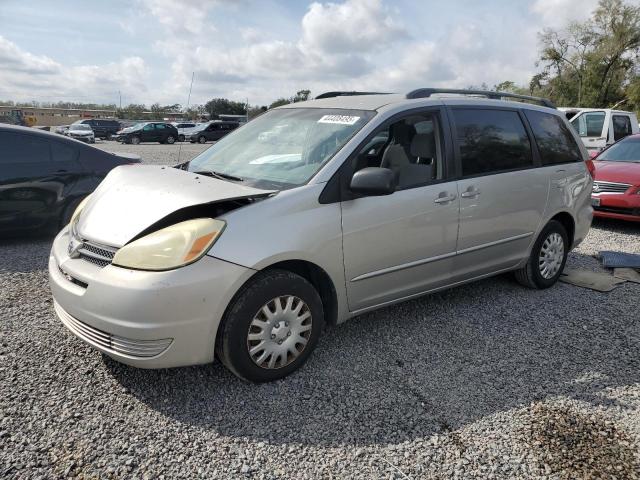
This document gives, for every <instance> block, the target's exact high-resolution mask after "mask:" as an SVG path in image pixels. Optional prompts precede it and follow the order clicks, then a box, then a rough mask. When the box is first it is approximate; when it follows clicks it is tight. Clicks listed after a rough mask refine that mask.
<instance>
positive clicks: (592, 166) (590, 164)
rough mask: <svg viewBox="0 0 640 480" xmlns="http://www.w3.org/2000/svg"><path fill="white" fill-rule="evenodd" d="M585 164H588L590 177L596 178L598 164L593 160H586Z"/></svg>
mask: <svg viewBox="0 0 640 480" xmlns="http://www.w3.org/2000/svg"><path fill="white" fill-rule="evenodd" d="M584 163H586V164H587V170H589V175H591V178H596V164H595V163H593V160H591V159H589V160H586V161H585V162H584Z"/></svg>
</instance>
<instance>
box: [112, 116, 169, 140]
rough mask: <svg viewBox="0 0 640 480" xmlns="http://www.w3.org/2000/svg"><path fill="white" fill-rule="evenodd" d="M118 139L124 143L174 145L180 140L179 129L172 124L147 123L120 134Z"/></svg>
mask: <svg viewBox="0 0 640 480" xmlns="http://www.w3.org/2000/svg"><path fill="white" fill-rule="evenodd" d="M117 139H118V140H119V141H121V142H122V143H132V144H134V145H137V144H139V143H140V142H159V143H168V144H170V145H171V144H174V143H176V140H178V129H177V128H176V127H174V126H173V125H171V124H170V123H164V122H146V123H138V124H137V125H134V126H133V127H129V128H125V129H124V130H120V131H119V132H118V136H117Z"/></svg>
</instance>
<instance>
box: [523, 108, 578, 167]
mask: <svg viewBox="0 0 640 480" xmlns="http://www.w3.org/2000/svg"><path fill="white" fill-rule="evenodd" d="M524 114H525V115H526V117H527V120H529V124H530V125H531V130H533V137H534V138H535V140H536V143H537V144H538V151H539V152H540V157H541V160H542V164H543V165H553V164H556V163H566V162H581V161H582V153H581V152H580V148H579V147H578V144H577V143H576V141H575V138H574V137H573V135H572V134H571V132H570V131H569V128H568V127H567V126H566V125H565V124H564V122H563V121H562V119H560V118H559V117H557V116H555V115H551V114H549V113H544V112H537V111H535V110H525V111H524Z"/></svg>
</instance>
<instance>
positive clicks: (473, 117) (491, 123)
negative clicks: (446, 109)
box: [453, 108, 533, 177]
mask: <svg viewBox="0 0 640 480" xmlns="http://www.w3.org/2000/svg"><path fill="white" fill-rule="evenodd" d="M453 116H454V119H455V123H456V130H457V137H458V138H457V140H458V145H459V146H460V159H461V162H462V175H463V176H465V177H467V176H472V175H483V174H487V173H491V172H500V171H506V170H515V169H519V168H527V167H531V166H532V165H533V157H532V155H531V143H530V142H529V137H528V136H527V132H526V130H525V128H524V125H523V124H522V120H520V115H518V113H517V112H513V111H508V110H489V109H487V110H485V109H475V108H474V109H468V110H466V109H454V110H453Z"/></svg>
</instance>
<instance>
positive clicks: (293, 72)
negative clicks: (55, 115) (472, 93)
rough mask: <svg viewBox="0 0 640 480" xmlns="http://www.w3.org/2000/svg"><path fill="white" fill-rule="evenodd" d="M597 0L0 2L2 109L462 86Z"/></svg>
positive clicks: (525, 52) (530, 64) (510, 65)
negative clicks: (6, 105) (7, 105)
mask: <svg viewBox="0 0 640 480" xmlns="http://www.w3.org/2000/svg"><path fill="white" fill-rule="evenodd" d="M596 3H597V0H448V1H444V0H344V1H338V0H334V1H332V2H325V1H316V2H308V1H301V0H110V1H107V2H93V1H89V2H88V1H86V0H83V1H76V0H56V1H55V2H54V1H50V0H29V1H24V0H0V25H1V26H2V27H1V28H0V100H19V101H31V100H35V101H40V102H53V101H58V100H63V101H75V102H87V103H114V104H116V105H118V104H119V102H120V101H122V105H126V104H129V103H145V104H147V105H149V104H151V103H154V102H159V103H161V104H163V105H170V104H175V103H179V104H181V105H183V106H185V105H186V104H187V101H188V98H189V86H190V82H191V78H192V73H193V74H194V82H193V91H192V94H191V99H190V103H191V104H192V105H193V104H202V103H205V102H206V101H207V100H209V99H211V98H216V97H224V98H229V99H231V100H236V101H242V102H244V101H248V102H249V103H250V104H251V105H268V104H269V103H271V102H272V101H273V100H275V99H277V98H280V97H289V96H292V95H293V94H295V92H296V91H298V90H302V89H309V90H311V92H312V95H317V94H320V93H322V92H324V91H329V90H367V91H393V92H407V91H410V90H412V89H414V88H419V87H451V88H464V87H468V86H470V85H476V86H477V85H481V84H482V83H486V84H487V85H489V86H493V85H495V84H497V83H499V82H501V81H505V80H511V81H514V82H516V83H518V84H521V85H526V84H528V82H529V79H530V78H531V76H532V75H533V74H534V73H535V72H536V71H537V69H538V67H536V65H535V63H536V58H537V54H538V47H539V43H538V33H539V32H541V31H542V30H543V29H544V28H562V27H563V26H565V25H566V24H567V23H568V22H570V21H582V20H585V19H586V18H588V17H589V15H590V13H591V11H592V10H593V8H594V7H595V6H596Z"/></svg>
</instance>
